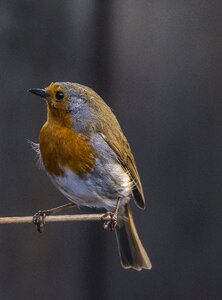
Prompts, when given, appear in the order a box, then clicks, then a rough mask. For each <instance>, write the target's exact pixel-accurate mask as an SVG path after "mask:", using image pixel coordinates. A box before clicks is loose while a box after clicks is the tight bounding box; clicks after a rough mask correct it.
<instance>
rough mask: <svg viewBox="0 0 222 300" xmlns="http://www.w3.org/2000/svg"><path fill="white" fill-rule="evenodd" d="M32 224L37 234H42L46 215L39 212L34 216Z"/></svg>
mask: <svg viewBox="0 0 222 300" xmlns="http://www.w3.org/2000/svg"><path fill="white" fill-rule="evenodd" d="M33 223H34V224H35V225H36V227H37V230H38V232H40V233H42V232H43V231H44V229H45V226H46V213H45V212H44V211H41V210H40V211H38V212H37V213H36V214H34V216H33Z"/></svg>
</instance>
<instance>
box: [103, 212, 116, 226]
mask: <svg viewBox="0 0 222 300" xmlns="http://www.w3.org/2000/svg"><path fill="white" fill-rule="evenodd" d="M101 220H102V221H103V222H104V224H103V228H104V229H109V230H110V231H113V230H114V229H115V228H116V225H117V214H116V213H112V212H107V213H105V215H104V216H102V218H101Z"/></svg>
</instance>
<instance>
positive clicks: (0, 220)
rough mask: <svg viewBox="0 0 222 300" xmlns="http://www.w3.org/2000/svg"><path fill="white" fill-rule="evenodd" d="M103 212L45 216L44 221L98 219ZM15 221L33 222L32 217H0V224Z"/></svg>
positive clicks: (13, 222)
mask: <svg viewBox="0 0 222 300" xmlns="http://www.w3.org/2000/svg"><path fill="white" fill-rule="evenodd" d="M102 216H104V214H85V215H84V214H80V215H60V216H47V217H46V222H47V223H48V222H72V221H100V220H101V217H102ZM15 223H17V224H18V223H33V217H31V216H26V217H3V218H0V224H15Z"/></svg>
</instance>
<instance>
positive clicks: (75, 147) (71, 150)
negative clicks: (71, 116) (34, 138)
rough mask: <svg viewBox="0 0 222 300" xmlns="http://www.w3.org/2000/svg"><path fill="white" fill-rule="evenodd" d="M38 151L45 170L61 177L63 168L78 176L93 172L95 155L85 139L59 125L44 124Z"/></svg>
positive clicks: (70, 129)
mask: <svg viewBox="0 0 222 300" xmlns="http://www.w3.org/2000/svg"><path fill="white" fill-rule="evenodd" d="M39 141H40V151H41V156H42V160H43V163H44V166H45V168H46V170H47V171H48V172H49V173H50V174H51V175H56V176H61V175H63V173H64V171H63V167H68V168H70V169H71V170H72V171H73V172H75V173H76V174H78V175H79V176H82V175H84V174H85V173H88V172H90V171H92V170H93V168H94V165H95V160H96V155H95V152H94V149H93V147H92V146H91V145H90V144H89V141H87V139H86V137H84V136H83V135H82V134H80V133H78V132H75V131H74V130H73V129H72V128H67V127H65V126H62V125H60V124H59V123H51V122H48V121H47V122H46V123H45V125H44V126H43V127H42V129H41V131H40V136H39Z"/></svg>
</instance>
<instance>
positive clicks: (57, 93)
mask: <svg viewBox="0 0 222 300" xmlns="http://www.w3.org/2000/svg"><path fill="white" fill-rule="evenodd" d="M62 98H64V94H63V92H56V99H57V100H61V99H62Z"/></svg>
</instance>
